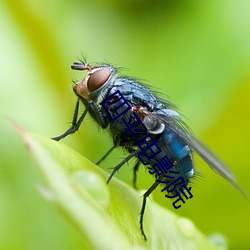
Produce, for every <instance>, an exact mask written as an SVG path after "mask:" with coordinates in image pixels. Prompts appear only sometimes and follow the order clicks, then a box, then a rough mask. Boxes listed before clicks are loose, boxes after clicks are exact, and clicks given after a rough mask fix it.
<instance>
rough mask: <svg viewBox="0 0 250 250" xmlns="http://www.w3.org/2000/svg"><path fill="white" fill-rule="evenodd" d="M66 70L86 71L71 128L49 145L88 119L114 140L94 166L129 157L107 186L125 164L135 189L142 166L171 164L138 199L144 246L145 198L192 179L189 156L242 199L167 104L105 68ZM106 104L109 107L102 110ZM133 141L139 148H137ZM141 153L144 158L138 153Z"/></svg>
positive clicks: (225, 171) (229, 178)
mask: <svg viewBox="0 0 250 250" xmlns="http://www.w3.org/2000/svg"><path fill="white" fill-rule="evenodd" d="M71 68H72V69H73V70H83V71H87V74H86V76H85V77H84V78H83V79H82V80H80V81H79V82H77V83H75V85H74V87H73V91H74V92H75V94H76V96H77V98H78V99H77V102H76V106H75V111H74V116H73V120H72V125H71V127H70V128H69V129H68V130H67V131H66V132H65V133H63V134H62V135H60V136H58V137H54V138H52V139H54V140H56V141H59V140H61V139H63V138H64V137H66V136H68V135H69V134H72V133H74V132H76V131H77V130H78V129H79V127H80V125H81V123H82V121H83V120H84V118H85V116H86V114H87V113H89V114H90V115H91V117H92V118H93V119H94V120H95V122H96V123H97V124H98V125H99V126H100V127H101V128H102V129H108V131H109V133H110V134H111V136H112V138H113V144H114V145H113V147H112V148H111V149H110V150H109V151H108V152H107V153H106V154H105V155H104V157H102V159H101V160H100V161H99V162H98V164H99V163H100V162H101V161H102V160H104V158H106V157H107V156H108V155H109V154H110V153H111V151H112V150H113V149H114V148H116V147H123V148H125V149H126V151H127V152H128V155H127V156H126V157H125V159H124V160H123V161H122V162H121V163H120V164H118V165H117V166H116V167H115V168H114V169H113V171H112V173H111V175H110V177H109V178H108V180H107V183H109V182H110V181H111V179H112V177H113V176H114V174H115V173H116V172H117V171H118V170H119V169H120V168H121V167H122V166H123V165H124V164H125V163H126V162H128V161H129V160H130V159H131V158H134V157H135V158H136V163H135V166H134V172H133V173H134V178H133V183H134V186H135V183H136V171H137V170H138V168H139V166H140V165H141V163H143V164H144V165H146V166H148V169H152V167H153V166H155V164H157V162H159V160H161V159H165V158H164V157H167V159H168V163H169V164H170V163H171V164H172V165H171V171H169V172H171V173H170V174H169V175H168V176H166V175H164V174H163V173H162V174H159V175H158V176H157V178H156V181H155V182H154V183H153V184H152V186H151V187H149V189H148V190H147V191H146V193H145V194H144V195H143V203H142V208H141V213H140V229H141V232H142V235H143V237H144V239H145V240H146V234H145V232H144V229H143V215H144V211H145V207H146V199H147V197H148V196H149V195H150V194H151V193H152V192H153V191H154V190H155V188H156V187H157V186H158V185H159V184H161V183H170V184H171V183H174V181H173V178H174V177H173V176H175V177H178V178H182V180H184V184H185V185H188V184H189V183H190V180H191V179H192V178H193V176H194V174H195V169H194V162H193V159H192V152H193V151H194V152H196V153H197V154H198V155H199V156H200V157H201V158H202V159H203V160H204V161H205V162H206V163H207V164H208V166H210V167H211V168H212V170H214V171H215V172H216V173H218V174H219V175H221V176H222V177H223V178H224V179H226V180H227V181H228V182H230V183H231V184H232V185H233V186H234V187H235V188H236V189H237V190H238V191H239V192H241V193H242V194H243V195H244V196H245V197H246V198H247V196H246V195H245V194H244V192H243V191H242V190H241V188H240V187H239V186H238V185H237V184H236V178H235V177H234V175H233V173H232V172H231V171H230V170H229V169H228V168H227V166H226V165H225V164H224V163H223V162H222V161H221V160H220V159H219V158H218V157H217V156H215V155H214V153H213V152H212V151H210V150H209V149H208V148H207V147H206V146H205V145H204V144H203V143H201V142H200V141H199V140H198V139H196V138H195V137H194V136H193V135H192V134H191V133H190V132H189V130H188V129H187V127H186V125H185V124H184V122H183V121H182V120H181V117H180V114H179V113H178V112H177V111H176V109H175V106H174V105H173V104H172V103H170V102H169V101H166V100H163V99H161V98H159V97H157V95H156V94H155V93H154V92H153V91H150V90H149V88H148V86H147V85H145V84H142V83H140V82H137V81H135V80H134V79H132V78H128V77H118V75H117V70H116V69H115V68H114V67H112V66H111V65H109V64H103V65H94V66H90V65H88V64H87V63H85V62H74V63H73V64H72V66H71ZM107 100H108V102H109V103H111V104H113V105H109V106H107V105H106V106H105V102H106V101H107ZM80 102H81V103H83V105H84V106H85V110H84V112H83V113H82V114H81V115H80V116H79V105H80ZM124 102H126V103H127V104H128V106H127V107H126V106H124V107H122V104H123V103H124ZM118 109H119V110H120V111H119V112H120V113H124V115H123V116H120V117H118V118H117V119H115V120H114V119H112V115H117V113H119V112H118ZM125 111H126V112H125ZM78 116H79V117H78ZM128 124H129V126H131V127H133V130H129V131H128ZM124 131H125V132H124ZM126 131H128V132H126ZM145 138H146V139H145ZM138 141H139V142H141V143H140V144H139V143H138ZM152 141H155V142H156V141H157V144H158V147H159V148H160V150H161V151H159V152H158V153H157V155H155V156H154V157H151V158H149V157H150V156H152V154H153V153H152V152H151V153H150V154H149V157H146V153H145V152H146V150H147V145H149V144H152ZM153 148H154V150H155V151H157V145H153ZM142 151H145V152H144V153H142ZM169 166H170V165H169ZM164 190H166V189H164ZM166 191H167V193H168V194H171V193H172V191H171V190H169V189H167V190H166ZM178 191H180V188H178ZM166 197H169V196H166Z"/></svg>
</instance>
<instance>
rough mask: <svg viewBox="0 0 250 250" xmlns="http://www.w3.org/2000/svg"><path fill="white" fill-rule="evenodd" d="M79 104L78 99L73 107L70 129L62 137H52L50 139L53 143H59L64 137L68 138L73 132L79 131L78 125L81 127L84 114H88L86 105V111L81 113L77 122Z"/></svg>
mask: <svg viewBox="0 0 250 250" xmlns="http://www.w3.org/2000/svg"><path fill="white" fill-rule="evenodd" d="M79 103H80V101H79V99H78V100H77V102H76V106H75V110H74V116H73V120H72V124H71V127H70V128H69V129H68V130H67V131H66V132H65V133H63V134H62V135H59V136H57V137H53V138H51V139H53V140H55V141H60V140H61V139H63V138H64V137H66V136H68V135H69V134H73V133H75V132H76V131H77V130H78V129H79V127H80V125H81V123H82V121H83V119H84V117H85V116H86V114H87V112H88V110H89V104H88V105H87V106H86V109H85V110H84V112H83V113H82V115H81V117H80V118H79V120H78V121H77V118H78V112H79Z"/></svg>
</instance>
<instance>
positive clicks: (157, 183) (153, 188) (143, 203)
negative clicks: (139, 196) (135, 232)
mask: <svg viewBox="0 0 250 250" xmlns="http://www.w3.org/2000/svg"><path fill="white" fill-rule="evenodd" d="M162 179H163V175H161V176H160V177H159V178H158V180H162ZM159 184H160V182H157V181H155V182H154V184H153V185H152V186H151V187H150V188H149V189H148V190H147V192H146V193H144V195H143V200H142V207H141V212H140V230H141V233H142V235H143V238H144V240H147V236H146V234H145V232H144V229H143V216H144V212H145V208H146V202H147V198H148V196H149V195H150V194H151V193H152V192H153V191H154V190H155V189H156V187H157V186H158V185H159Z"/></svg>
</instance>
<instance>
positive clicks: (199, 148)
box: [152, 111, 248, 199]
mask: <svg viewBox="0 0 250 250" xmlns="http://www.w3.org/2000/svg"><path fill="white" fill-rule="evenodd" d="M152 116H153V117H154V118H155V119H158V121H159V122H161V123H163V124H164V125H165V126H166V127H168V128H170V129H171V130H172V131H174V132H175V133H176V134H177V135H178V136H179V137H180V138H181V139H182V140H184V141H185V142H186V143H187V144H188V145H189V146H190V148H192V149H193V150H194V151H195V152H196V153H197V154H198V155H199V156H200V157H201V158H202V159H203V160H204V161H205V162H206V163H207V164H208V166H209V167H210V168H211V169H212V170H214V171H215V172H216V173H218V174H219V175H221V176H222V177H223V178H224V179H226V180H227V181H228V182H230V183H231V184H232V185H233V186H234V187H235V188H236V189H237V190H238V191H239V192H240V193H241V194H242V195H244V196H245V197H246V198H247V199H248V197H247V195H246V194H245V193H244V192H243V190H242V189H241V188H240V187H239V186H238V185H237V183H236V178H235V176H234V175H233V173H232V172H231V171H230V170H229V168H228V167H227V166H226V165H225V164H224V163H223V162H222V161H221V160H220V159H219V158H218V157H217V156H216V155H215V154H214V153H213V152H212V151H211V150H210V149H208V148H207V147H206V146H205V145H204V144H203V143H202V142H200V141H199V140H198V139H197V138H195V137H194V136H193V135H192V134H191V133H190V132H189V131H188V129H187V128H186V126H185V124H184V123H183V122H182V121H181V120H180V118H179V117H177V116H170V115H168V114H167V115H164V111H163V112H162V111H161V112H160V114H156V113H154V114H152Z"/></svg>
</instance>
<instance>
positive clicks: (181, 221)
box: [19, 128, 226, 250]
mask: <svg viewBox="0 0 250 250" xmlns="http://www.w3.org/2000/svg"><path fill="white" fill-rule="evenodd" d="M19 131H21V134H22V137H23V139H24V142H25V144H26V145H27V148H28V150H29V152H30V154H31V155H32V157H33V158H34V159H35V161H36V162H37V166H38V167H39V170H40V171H41V173H42V174H43V176H44V182H45V185H46V187H44V186H43V185H40V186H39V191H40V192H41V193H42V194H43V196H44V197H45V198H46V199H47V200H48V201H49V202H51V203H52V204H54V205H55V207H56V208H58V210H59V211H60V212H62V214H63V215H64V216H65V217H66V218H67V219H68V220H69V221H70V222H71V223H72V224H73V225H74V226H75V227H76V228H77V229H78V230H79V231H80V232H81V234H82V237H83V238H84V243H85V245H84V246H83V248H82V249H102V250H103V249H107V250H112V249H114V250H117V249H119V250H121V249H124V250H129V249H171V250H174V249H226V246H225V245H224V244H221V243H220V244H217V245H215V244H214V243H212V242H211V241H210V240H208V238H207V237H206V236H205V235H203V234H202V233H201V232H200V231H199V230H198V229H197V228H196V227H195V225H194V224H193V222H191V221H190V220H189V219H186V218H181V217H178V216H177V215H175V214H173V213H172V212H169V211H168V210H166V209H165V208H162V207H161V206H159V205H157V204H156V203H155V202H153V201H152V200H151V199H148V202H147V207H146V212H145V217H144V229H145V233H146V235H147V237H148V240H147V241H144V239H143V237H142V235H141V232H140V229H139V212H140V209H141V204H142V199H141V196H142V194H143V192H138V191H136V190H134V189H132V188H131V187H129V186H128V185H127V184H124V183H122V182H121V181H119V180H118V179H116V178H113V179H112V181H111V183H110V184H109V185H108V186H107V185H106V180H107V178H108V174H107V173H106V172H104V171H103V170H102V169H100V168H99V167H98V166H96V165H95V164H93V163H91V162H90V161H88V160H87V159H86V158H84V157H83V156H82V155H80V154H79V153H77V152H76V151H75V150H73V149H71V148H69V147H67V146H65V145H63V144H62V143H60V142H56V141H53V140H51V139H48V138H44V137H41V136H39V135H35V134H31V133H28V132H25V131H23V130H22V129H20V128H19Z"/></svg>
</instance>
